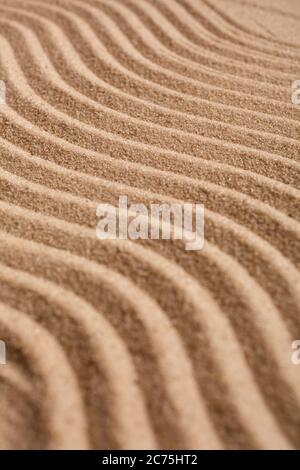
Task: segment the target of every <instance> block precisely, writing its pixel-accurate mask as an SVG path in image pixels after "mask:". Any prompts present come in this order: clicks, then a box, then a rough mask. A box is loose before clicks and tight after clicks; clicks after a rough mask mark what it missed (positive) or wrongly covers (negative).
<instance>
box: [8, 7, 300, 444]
mask: <svg viewBox="0 0 300 470" xmlns="http://www.w3.org/2000/svg"><path fill="white" fill-rule="evenodd" d="M251 1H252V0H249V1H248V3H250V4H251ZM248 7H249V5H248ZM229 8H231V7H230V5H229ZM0 11H1V18H0V23H1V36H0V42H1V48H0V49H1V51H0V61H1V72H0V79H1V80H5V82H6V87H7V102H8V103H7V104H6V105H1V107H0V114H1V122H0V132H1V134H0V152H1V156H0V194H1V201H0V214H1V221H2V226H1V234H0V251H1V266H0V300H1V308H0V310H1V311H0V333H1V334H0V339H2V337H1V335H2V336H3V339H4V340H5V341H6V342H7V347H8V351H9V353H10V355H8V358H9V364H8V365H7V366H0V367H1V370H0V404H1V407H3V410H5V412H4V411H3V420H2V423H1V425H0V448H9V449H11V448H51V449H52V448H95V449H101V448H106V449H108V448H121V449H125V448H233V449H236V448H237V449H240V448H249V449H252V448H262V449H271V448H275V449H277V448H282V449H289V448H300V438H299V425H300V392H299V374H297V372H298V371H297V368H296V366H295V365H293V364H292V363H291V361H290V356H291V342H292V341H293V340H294V339H296V338H298V337H299V335H300V321H299V307H300V273H299V270H298V269H297V267H298V268H299V252H300V250H299V247H300V225H299V220H300V212H299V183H300V176H299V175H300V171H299V169H300V168H299V149H300V141H299V136H300V127H299V126H300V125H299V118H300V114H299V110H298V109H297V108H296V107H295V106H292V105H291V102H290V85H291V82H292V81H293V80H295V79H298V78H299V77H298V75H297V74H298V73H299V67H298V64H297V60H298V58H299V51H298V49H296V48H295V47H293V46H292V39H291V41H287V40H286V41H285V40H284V41H283V40H282V39H281V38H279V37H278V38H277V37H276V35H275V33H274V32H273V33H272V35H271V34H270V33H268V32H267V31H264V32H263V29H261V30H259V29H258V28H254V29H253V30H252V29H251V24H253V23H251V20H250V19H249V27H248V28H247V27H245V22H244V21H243V22H242V21H241V22H239V19H238V18H236V19H233V15H232V14H229V13H231V12H226V11H224V8H223V2H220V3H219V4H218V3H216V4H215V3H213V2H211V1H208V0H201V1H199V2H196V1H195V0H174V1H173V2H172V3H170V2H167V1H165V0H142V1H140V0H124V1H121V0H88V1H87V2H82V1H81V0H71V1H68V2H67V1H66V0H55V1H52V0H46V1H45V2H43V3H42V2H39V1H22V0H20V1H19V0H16V1H14V0H13V1H9V2H8V1H6V0H2V1H0ZM234 11H236V10H235V8H234V7H233V6H232V12H234ZM246 11H249V10H247V9H246V7H245V14H246ZM262 11H263V10H262ZM265 11H266V14H268V15H269V17H272V15H278V14H279V10H278V9H277V8H276V1H275V2H274V8H273V9H269V10H265ZM296 13H297V12H296ZM298 16H299V17H300V10H299V12H298ZM281 17H282V22H283V24H284V23H285V21H286V22H287V24H288V14H286V15H284V14H283V13H282V15H281ZM296 17H297V14H296ZM243 19H244V18H243ZM259 31H261V32H259ZM274 31H275V30H274ZM287 35H288V32H287V33H286V36H285V37H287ZM289 42H291V44H289ZM120 194H124V195H125V194H126V195H127V196H128V197H129V199H130V200H133V201H135V202H143V203H145V204H149V203H151V202H153V201H157V202H195V203H197V202H200V203H204V205H205V209H206V213H205V224H206V231H205V240H206V243H205V247H204V249H203V250H202V251H200V252H186V251H185V250H184V247H183V244H182V242H180V241H176V242H174V241H169V242H168V241H164V242H160V241H151V240H149V241H147V240H145V241H142V242H131V241H128V242H125V243H124V242H122V241H119V240H107V241H106V242H100V241H99V240H98V239H97V238H96V234H95V227H96V224H97V218H96V206H97V203H99V202H106V203H110V204H114V205H117V203H118V197H119V195H120ZM49 351H51V353H50V354H49ZM2 367H3V369H2ZM28 377H34V385H35V386H36V390H37V393H33V394H32V393H31V391H32V390H33V389H32V388H31V387H30V385H29V381H28ZM66 395H68V396H69V399H68V402H66V399H65V397H66ZM70 397H71V398H70ZM12 398H13V399H14V401H15V402H16V403H18V404H17V405H16V406H15V407H13V408H12V406H11V404H12ZM70 405H72V406H71V407H70ZM33 409H35V410H36V412H35V416H36V419H35V420H34V419H33V415H32V410H33ZM30 410H31V411H30ZM12 422H17V423H19V425H18V432H14V430H13V429H12V427H11V424H10V423H12ZM26 426H27V427H28V428H29V429H30V432H28V433H26Z"/></svg>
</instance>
